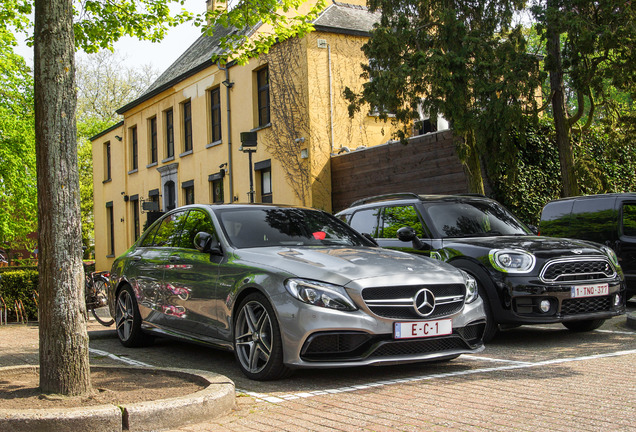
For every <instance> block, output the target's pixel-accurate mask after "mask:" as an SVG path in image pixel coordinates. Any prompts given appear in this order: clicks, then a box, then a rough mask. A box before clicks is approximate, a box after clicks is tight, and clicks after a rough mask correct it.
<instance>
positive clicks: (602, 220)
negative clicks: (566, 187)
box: [567, 197, 618, 243]
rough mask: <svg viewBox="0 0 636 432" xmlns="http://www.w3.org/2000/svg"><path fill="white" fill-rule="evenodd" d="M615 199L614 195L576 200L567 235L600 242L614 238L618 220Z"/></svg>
mask: <svg viewBox="0 0 636 432" xmlns="http://www.w3.org/2000/svg"><path fill="white" fill-rule="evenodd" d="M615 201H616V199H615V198H614V197H608V198H595V199H579V200H575V201H574V206H573V207H572V223H571V225H570V230H569V232H568V234H567V235H568V236H569V237H574V238H584V239H587V240H592V241H595V242H598V243H604V242H605V241H606V240H609V239H611V238H613V237H614V229H615V227H616V221H617V220H618V218H617V214H616V211H615V210H614V202H615Z"/></svg>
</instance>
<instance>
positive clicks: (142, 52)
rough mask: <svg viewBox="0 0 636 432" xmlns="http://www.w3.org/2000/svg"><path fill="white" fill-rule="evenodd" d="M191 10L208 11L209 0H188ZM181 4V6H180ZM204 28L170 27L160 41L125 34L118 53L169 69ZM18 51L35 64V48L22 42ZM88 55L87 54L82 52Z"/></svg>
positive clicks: (131, 60) (135, 61)
mask: <svg viewBox="0 0 636 432" xmlns="http://www.w3.org/2000/svg"><path fill="white" fill-rule="evenodd" d="M183 7H184V8H185V9H187V10H188V11H190V12H194V13H201V12H203V11H205V7H206V6H205V0H186V2H185V4H184V6H183ZM179 8H181V7H180V6H179ZM200 35H201V29H200V28H197V27H194V26H193V25H192V24H191V23H186V24H182V25H180V26H178V27H176V28H173V29H170V31H169V33H168V35H167V36H166V38H165V39H164V40H163V41H162V42H159V43H151V42H147V41H139V40H137V39H134V38H130V37H126V38H122V39H121V40H120V41H119V42H117V44H116V45H115V53H117V54H118V55H120V56H122V57H125V59H126V63H128V64H129V65H130V66H132V67H136V66H142V65H146V64H150V65H152V66H153V67H154V69H157V70H158V71H159V72H160V73H161V72H163V71H165V70H166V69H167V68H168V66H170V65H171V64H172V63H173V62H174V61H175V60H176V59H177V58H178V57H179V56H180V55H181V54H183V52H184V51H185V50H186V48H188V47H189V46H190V45H191V44H192V43H193V42H194V41H195V40H196V39H197V38H198V37H199V36H200ZM16 52H17V53H18V54H20V55H22V56H23V57H24V59H25V60H26V61H27V63H29V64H30V65H31V66H33V48H29V47H27V46H26V44H25V43H23V42H21V43H20V45H19V47H18V48H17V49H16ZM79 55H86V54H79Z"/></svg>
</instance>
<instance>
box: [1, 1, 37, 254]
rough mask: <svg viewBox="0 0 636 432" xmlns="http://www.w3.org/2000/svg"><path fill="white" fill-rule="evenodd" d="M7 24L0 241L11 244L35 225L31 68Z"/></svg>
mask: <svg viewBox="0 0 636 432" xmlns="http://www.w3.org/2000/svg"><path fill="white" fill-rule="evenodd" d="M14 4H15V3H14ZM0 12H2V9H0ZM0 15H2V14H1V13H0ZM6 24H7V23H6V22H3V23H2V24H0V207H1V208H2V211H1V212H0V242H1V243H4V244H5V245H6V246H7V247H9V248H14V247H17V246H18V245H20V244H21V243H23V242H24V241H25V240H26V236H27V234H29V233H30V232H32V231H35V230H36V227H37V217H36V215H37V196H36V183H37V174H36V169H35V132H34V121H35V116H34V111H33V78H32V77H31V70H30V68H29V67H28V66H27V65H26V63H25V62H24V59H23V58H22V57H20V56H19V55H17V54H15V53H14V52H13V48H14V47H15V46H16V40H15V37H14V36H13V34H12V33H11V31H10V29H8V28H7V27H6Z"/></svg>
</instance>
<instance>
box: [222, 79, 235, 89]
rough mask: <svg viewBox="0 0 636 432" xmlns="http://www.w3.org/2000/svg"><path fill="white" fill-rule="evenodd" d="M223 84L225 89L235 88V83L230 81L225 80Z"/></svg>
mask: <svg viewBox="0 0 636 432" xmlns="http://www.w3.org/2000/svg"><path fill="white" fill-rule="evenodd" d="M221 84H223V85H224V86H225V87H227V88H232V87H234V83H233V82H231V81H230V80H225V81H221Z"/></svg>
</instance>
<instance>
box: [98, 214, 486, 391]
mask: <svg viewBox="0 0 636 432" xmlns="http://www.w3.org/2000/svg"><path fill="white" fill-rule="evenodd" d="M476 289H477V284H476V282H475V280H474V279H473V278H472V277H471V276H469V275H468V274H467V273H465V272H463V271H460V270H458V269H456V268H454V267H452V266H449V265H447V264H445V263H442V262H439V261H435V260H431V259H424V258H421V257H414V256H412V255H409V254H404V253H400V252H395V251H389V250H384V249H381V248H379V247H377V246H376V245H375V244H374V243H373V242H372V241H370V240H369V239H367V238H365V237H363V236H361V235H360V234H359V233H357V232H355V231H354V230H352V229H351V228H350V227H349V226H348V225H346V224H345V223H343V222H341V221H340V220H338V219H336V218H335V217H333V216H332V215H330V214H328V213H325V212H322V211H318V210H313V209H308V208H296V207H282V206H270V205H191V206H185V207H181V208H178V209H175V210H173V211H170V212H169V213H167V214H165V215H164V216H163V217H162V218H161V219H159V220H158V221H156V222H155V223H154V224H152V225H151V226H150V227H149V228H148V230H147V231H145V232H144V234H143V235H142V236H141V237H140V238H139V240H138V241H137V242H136V243H135V244H134V245H133V246H132V247H131V248H130V249H129V250H128V251H126V252H125V253H124V254H123V255H122V256H120V257H119V258H117V259H116V260H115V262H114V264H113V267H112V271H111V275H110V285H109V290H108V298H109V307H110V310H111V314H112V316H114V317H115V322H116V327H117V335H118V337H119V339H120V341H121V343H122V344H123V345H124V346H127V347H133V346H139V345H142V344H146V343H147V342H148V341H149V337H151V336H152V335H153V334H159V335H170V336H177V337H180V338H184V339H186V340H189V341H193V342H198V343H205V344H210V345H213V346H216V347H220V348H226V349H230V350H234V352H235V355H236V358H237V360H238V364H239V366H240V368H241V369H242V371H243V372H244V373H245V375H247V376H248V377H249V378H252V379H256V380H269V379H277V378H281V377H283V376H286V375H287V374H288V373H289V372H290V370H292V369H295V368H304V367H312V368H327V367H346V366H362V365H375V364H383V363H386V364H395V363H401V362H420V361H432V360H449V359H451V358H455V357H457V356H459V355H460V354H463V353H474V352H478V351H480V350H482V349H483V342H482V334H483V331H484V327H485V313H484V308H483V304H482V301H481V299H479V296H478V295H477V291H476Z"/></svg>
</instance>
